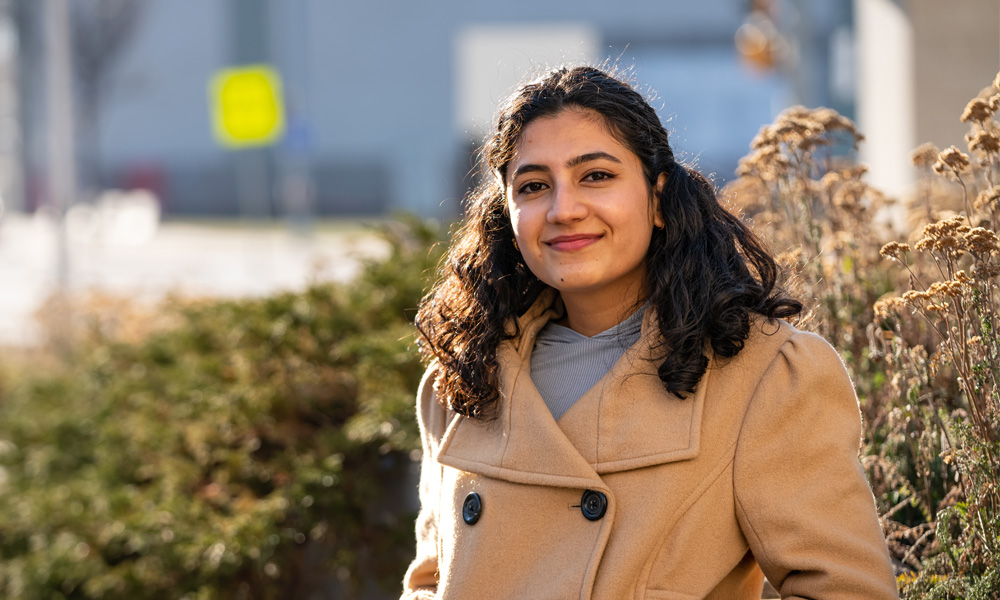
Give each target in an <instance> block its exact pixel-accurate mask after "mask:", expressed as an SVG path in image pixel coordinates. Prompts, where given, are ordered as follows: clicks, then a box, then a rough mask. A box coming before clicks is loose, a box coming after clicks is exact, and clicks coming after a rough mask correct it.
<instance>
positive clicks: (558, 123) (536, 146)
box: [507, 108, 637, 174]
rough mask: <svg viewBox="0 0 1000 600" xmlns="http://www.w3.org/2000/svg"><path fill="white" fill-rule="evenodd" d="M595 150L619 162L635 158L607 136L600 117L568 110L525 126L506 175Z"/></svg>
mask: <svg viewBox="0 0 1000 600" xmlns="http://www.w3.org/2000/svg"><path fill="white" fill-rule="evenodd" d="M598 150H600V151H604V152H608V153H611V154H614V155H615V156H617V157H618V158H620V159H621V160H623V161H625V160H628V159H629V158H634V157H635V156H634V154H632V152H631V151H629V150H628V149H627V148H625V146H623V145H622V143H621V142H619V141H618V139H617V138H616V137H615V136H614V135H612V134H611V131H610V129H609V128H608V125H607V122H606V121H605V120H604V117H602V116H601V115H600V114H598V113H597V112H594V111H592V110H587V109H582V108H568V109H565V110H562V111H560V112H558V113H556V114H555V115H550V116H544V117H538V118H537V119H535V120H533V121H531V122H530V123H528V125H527V126H526V127H525V128H524V130H523V131H522V132H521V135H520V136H519V137H518V139H517V143H516V144H515V145H514V154H513V156H512V157H511V161H510V164H509V165H508V168H507V173H508V174H510V173H513V172H514V171H515V170H517V168H518V166H520V165H522V164H534V163H538V164H545V165H548V164H549V163H551V162H560V161H562V160H565V159H568V158H573V157H575V156H578V155H580V154H585V153H589V152H595V151H598ZM636 160H637V159H636Z"/></svg>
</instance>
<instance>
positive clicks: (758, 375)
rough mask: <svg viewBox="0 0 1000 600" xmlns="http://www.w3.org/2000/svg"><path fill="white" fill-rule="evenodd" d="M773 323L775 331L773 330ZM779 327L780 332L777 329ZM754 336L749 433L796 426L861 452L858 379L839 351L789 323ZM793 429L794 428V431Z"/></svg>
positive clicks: (746, 415)
mask: <svg viewBox="0 0 1000 600" xmlns="http://www.w3.org/2000/svg"><path fill="white" fill-rule="evenodd" d="M767 327H769V329H767ZM776 329H777V331H775V330H776ZM771 331H775V333H773V334H772V336H771V338H770V339H765V338H766V336H765V335H763V334H759V335H755V336H751V339H752V340H753V342H752V344H750V343H748V346H747V348H746V349H745V350H747V351H749V353H750V354H751V355H754V354H755V353H756V359H755V360H756V362H757V364H756V365H755V367H756V369H755V371H756V372H755V374H754V377H753V378H752V379H753V383H752V385H751V386H750V388H752V391H751V392H750V394H749V397H748V402H747V405H746V408H745V412H744V417H743V429H744V437H745V432H746V431H747V430H749V431H759V429H758V427H761V426H763V427H764V428H765V429H767V430H769V431H772V432H773V431H778V430H784V429H785V428H786V427H787V428H792V429H795V430H797V431H798V432H800V434H804V432H806V431H812V432H813V433H810V434H809V435H810V436H814V435H831V436H833V437H836V438H838V439H839V440H841V441H842V442H843V443H844V444H845V445H847V446H850V447H852V448H853V450H854V452H857V447H858V444H859V443H860V435H861V412H860V409H859V406H858V399H857V395H856V394H855V390H854V383H853V382H852V381H851V378H850V375H849V374H848V371H847V368H846V367H845V365H844V362H843V360H842V359H841V357H840V355H839V354H838V353H837V350H836V349H834V347H833V346H832V345H831V344H830V343H829V342H828V341H826V340H825V339H823V338H822V337H821V336H819V335H816V334H815V333H811V332H808V331H800V330H798V329H796V328H795V327H793V326H792V325H790V324H788V323H785V322H783V321H780V322H774V324H772V325H770V326H765V330H764V332H763V333H764V334H766V333H768V332H771ZM792 429H789V430H788V431H791V430H792Z"/></svg>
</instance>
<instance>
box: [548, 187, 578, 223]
mask: <svg viewBox="0 0 1000 600" xmlns="http://www.w3.org/2000/svg"><path fill="white" fill-rule="evenodd" d="M550 197H551V198H552V203H551V204H550V205H549V210H548V213H547V214H546V219H547V220H548V222H549V223H553V224H556V223H569V222H572V221H579V220H582V219H583V218H585V217H586V216H587V213H588V210H589V208H588V207H587V203H586V201H585V199H584V198H583V196H582V195H581V194H580V192H579V190H576V189H574V188H573V187H572V186H570V185H558V184H557V185H556V187H555V189H554V190H552V194H551V195H550Z"/></svg>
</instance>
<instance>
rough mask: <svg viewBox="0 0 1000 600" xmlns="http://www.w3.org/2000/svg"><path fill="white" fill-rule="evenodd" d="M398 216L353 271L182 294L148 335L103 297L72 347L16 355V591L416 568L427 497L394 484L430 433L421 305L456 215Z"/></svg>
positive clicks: (9, 524) (7, 385) (12, 453)
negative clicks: (413, 497) (423, 431)
mask: <svg viewBox="0 0 1000 600" xmlns="http://www.w3.org/2000/svg"><path fill="white" fill-rule="evenodd" d="M387 234H388V235H387V239H388V240H389V242H390V248H391V252H390V255H389V256H388V258H386V259H383V260H379V261H373V262H370V263H368V264H367V265H366V266H365V267H364V269H363V271H362V272H361V274H360V275H359V277H358V278H357V279H356V280H355V281H353V282H352V283H351V284H350V285H346V286H345V285H335V284H332V283H315V284H314V285H311V286H309V287H308V288H307V289H306V290H304V291H302V292H300V293H283V294H278V295H275V296H273V297H269V298H263V299H249V300H233V301H198V302H187V303H174V304H173V305H172V306H171V305H165V306H164V307H162V310H163V311H166V313H168V315H167V316H169V319H166V321H167V322H168V325H166V326H164V327H161V328H159V329H158V330H156V331H150V332H147V333H146V334H145V335H140V336H138V339H137V340H135V341H123V340H122V338H123V336H122V335H118V333H119V332H118V331H116V330H115V329H116V328H111V331H109V328H108V327H107V323H108V322H109V319H108V318H106V317H108V315H104V316H103V317H102V315H99V314H92V315H91V316H92V317H93V318H92V319H91V321H90V324H89V326H88V327H86V328H85V332H84V333H83V334H81V335H77V336H76V337H75V340H74V342H75V346H74V349H73V351H72V353H71V354H70V355H69V356H68V357H64V359H63V360H61V361H56V362H55V363H54V364H50V365H49V366H48V367H47V368H46V369H44V370H39V371H37V372H36V371H35V370H33V369H32V368H31V367H32V365H31V364H20V365H18V369H17V370H16V371H15V370H14V369H13V368H12V367H11V365H8V368H7V371H6V372H5V376H4V377H3V378H2V379H0V465H2V469H3V470H2V471H0V475H2V477H0V486H2V487H0V597H4V598H12V599H13V598H109V597H115V598H171V599H174V598H192V599H193V598H293V597H307V596H309V595H310V593H313V592H316V591H318V590H321V589H329V588H330V586H331V585H333V586H339V588H340V589H348V590H350V589H354V590H355V591H354V592H352V593H354V594H360V593H361V592H360V589H361V585H362V581H364V580H372V579H377V580H378V579H380V580H382V581H384V583H385V584H386V586H387V587H390V588H394V587H395V586H396V585H398V582H399V581H400V578H401V576H402V572H401V569H402V568H403V567H404V565H405V563H406V562H407V561H408V559H409V555H410V554H411V553H412V545H413V542H412V538H413V534H412V517H413V514H412V513H407V512H406V511H408V510H412V509H413V508H414V507H410V506H407V505H406V504H405V503H402V504H401V503H400V500H399V498H391V497H390V498H387V497H386V496H387V495H388V496H391V495H392V492H391V490H392V489H393V488H394V486H395V487H400V482H401V481H406V479H405V477H406V476H407V474H408V472H409V464H410V462H411V461H410V457H409V453H410V452H411V450H413V449H414V448H416V447H418V446H419V442H418V438H417V432H416V426H415V422H414V418H413V394H414V390H415V389H416V386H417V384H418V381H419V377H420V375H421V371H422V369H421V365H420V364H419V362H418V357H417V353H416V352H415V351H413V350H411V348H410V345H411V343H412V341H413V335H412V324H411V322H410V321H411V319H412V314H413V312H414V309H415V307H416V305H417V302H418V299H419V297H420V295H421V293H422V291H423V285H424V283H423V282H424V273H425V271H427V270H428V269H430V268H432V267H433V265H434V264H435V263H436V261H437V256H436V254H435V253H434V252H429V251H428V248H430V247H432V246H431V245H432V243H433V242H434V241H435V240H436V239H437V238H438V237H439V232H438V231H437V230H436V229H434V228H433V227H429V226H426V225H422V224H419V223H412V224H411V226H410V227H397V228H396V229H393V230H388V231H387ZM111 317H114V315H111ZM163 317H164V315H162V314H161V315H158V316H157V318H158V319H159V320H161V321H162V320H163ZM112 321H113V319H112ZM118 329H120V328H118ZM403 485H405V484H403ZM409 495H410V494H408V493H407V494H401V495H399V496H400V497H402V498H407V497H409ZM393 502H395V504H393ZM401 508H402V510H401ZM352 586H353V587H352ZM321 597H322V596H321Z"/></svg>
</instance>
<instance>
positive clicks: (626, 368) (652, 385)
mask: <svg viewBox="0 0 1000 600" xmlns="http://www.w3.org/2000/svg"><path fill="white" fill-rule="evenodd" d="M561 313H562V305H561V302H559V301H558V297H557V295H556V293H555V291H554V290H548V291H546V292H545V293H543V294H542V295H541V296H540V297H539V298H538V300H537V301H536V302H535V303H534V304H533V305H532V307H531V308H530V309H529V310H528V311H527V312H526V313H525V314H524V315H523V316H522V317H521V318H520V319H519V320H518V325H519V326H520V332H521V334H520V336H519V337H517V338H515V339H513V340H509V341H506V342H503V343H502V344H501V345H500V346H499V347H498V348H497V358H498V361H499V363H500V392H501V393H500V414H499V415H498V417H497V419H495V420H494V421H491V422H485V423H484V422H481V421H477V420H474V419H469V418H466V417H461V416H459V417H457V418H455V419H454V420H453V421H452V423H451V425H450V426H449V427H448V429H447V431H446V432H445V434H444V437H443V439H442V442H441V447H440V450H439V452H438V461H439V462H440V463H442V464H444V465H448V466H452V467H455V468H458V469H461V470H464V471H469V472H475V473H481V474H483V475H487V476H489V477H495V478H499V479H506V480H509V481H514V482H518V483H529V484H540V485H554V486H569V487H590V488H595V489H599V488H602V487H604V486H603V484H602V483H601V478H600V476H601V475H603V474H606V473H613V472H617V471H626V470H630V469H638V468H641V467H647V466H652V465H657V464H662V463H666V462H672V461H679V460H685V459H690V458H693V457H695V456H697V454H698V449H699V445H700V438H701V417H702V408H703V405H704V390H705V388H706V387H707V385H706V383H707V378H708V377H709V374H710V373H711V366H710V368H709V370H708V371H706V373H705V375H704V376H703V377H702V380H701V382H699V384H698V387H697V388H696V391H695V393H694V394H691V395H690V396H688V397H687V398H686V399H683V400H682V399H680V398H678V397H676V396H674V395H672V394H670V393H668V392H667V391H666V390H664V388H663V384H662V383H661V382H660V379H659V377H658V376H657V366H658V365H657V363H656V362H654V361H653V360H651V357H652V356H654V350H655V344H656V342H657V340H658V339H659V332H658V328H657V327H656V318H655V316H654V311H653V310H652V309H647V312H646V314H645V316H644V319H643V325H642V334H641V336H640V338H639V341H638V342H636V343H635V345H633V346H632V347H631V348H629V349H628V350H627V351H626V352H625V354H624V355H622V357H621V359H619V360H618V362H617V363H615V365H614V366H613V367H612V368H611V370H610V371H608V373H607V374H606V375H605V376H604V377H603V378H602V379H601V380H600V381H598V382H597V383H596V384H595V385H594V386H593V387H592V388H591V389H590V390H588V391H587V392H586V393H585V394H584V395H583V397H581V398H580V399H579V400H578V401H577V402H576V403H575V404H574V405H573V407H572V408H570V409H569V410H568V411H567V412H566V413H565V414H564V415H563V416H562V418H561V419H559V421H558V422H557V421H556V420H555V419H554V418H553V417H552V413H551V412H549V409H548V407H547V406H546V405H545V402H544V401H543V400H542V398H541V396H540V395H539V393H538V390H537V389H536V388H535V386H534V384H533V383H532V381H531V373H530V367H531V351H532V349H533V347H534V340H535V336H536V335H537V334H538V332H539V330H541V328H542V327H543V326H544V325H545V324H546V323H547V322H548V321H549V320H550V319H553V318H556V317H558V316H559V315H561Z"/></svg>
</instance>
